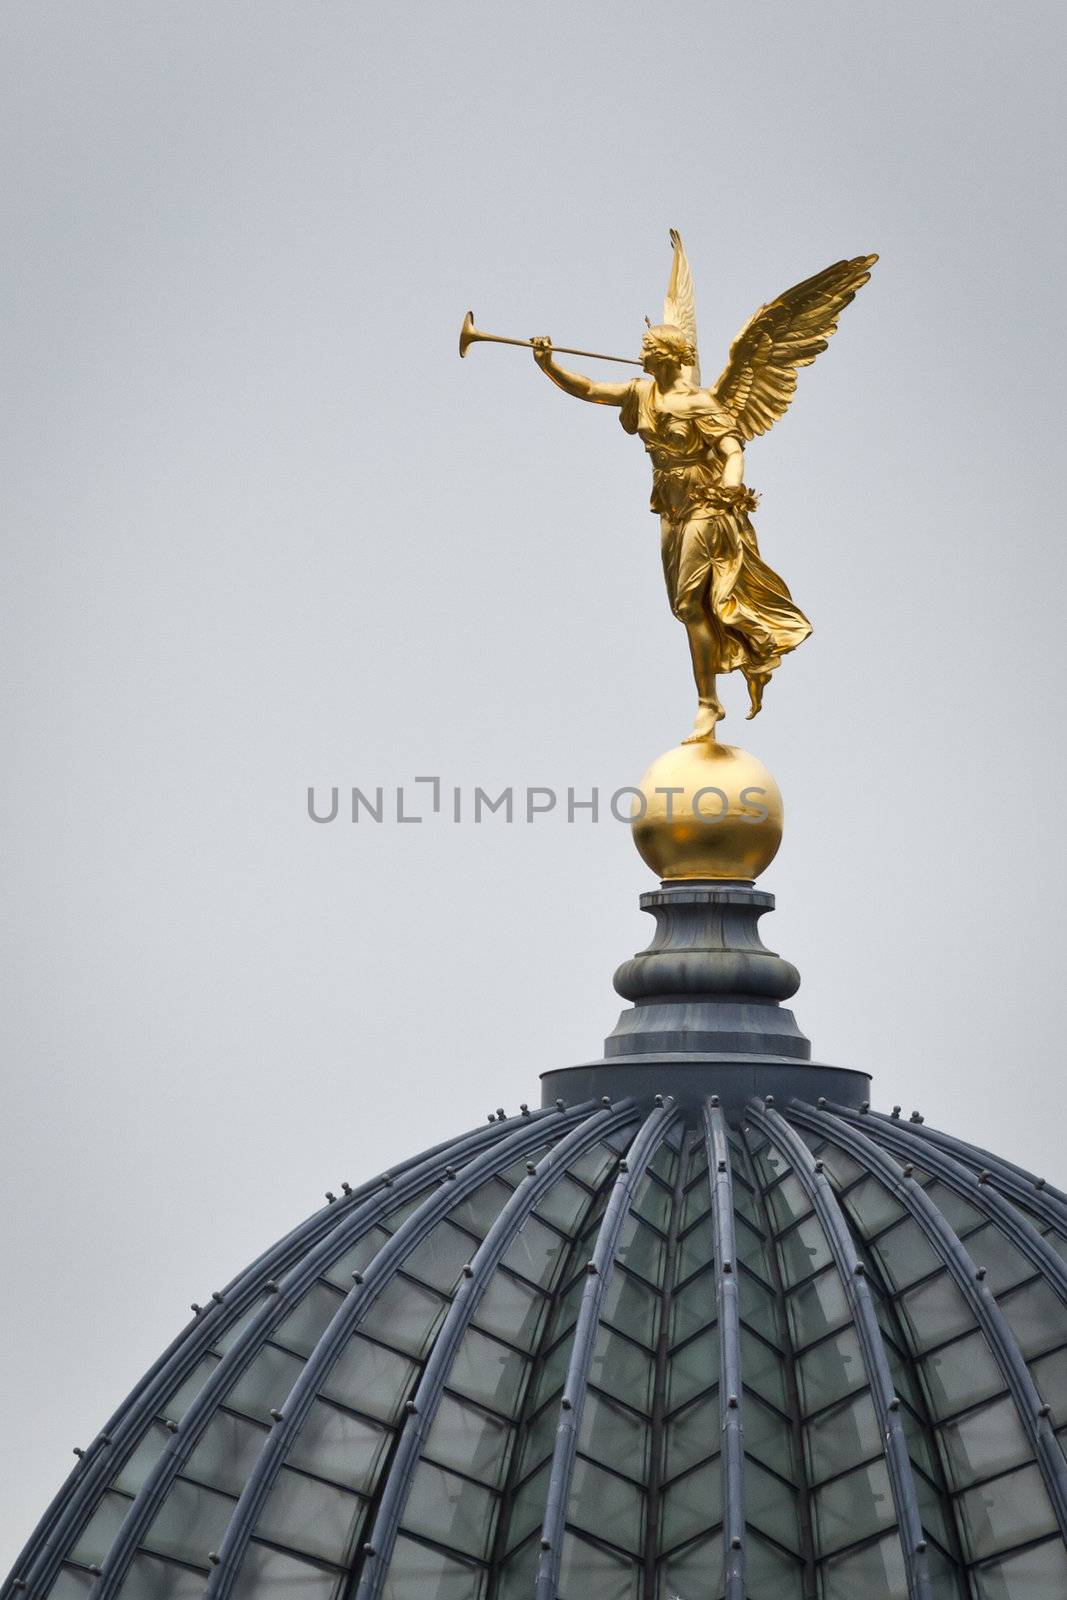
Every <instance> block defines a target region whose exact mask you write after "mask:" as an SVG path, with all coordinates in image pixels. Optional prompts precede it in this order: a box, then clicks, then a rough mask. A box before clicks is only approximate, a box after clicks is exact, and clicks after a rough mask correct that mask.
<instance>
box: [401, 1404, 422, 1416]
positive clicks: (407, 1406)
mask: <svg viewBox="0 0 1067 1600" xmlns="http://www.w3.org/2000/svg"><path fill="white" fill-rule="evenodd" d="M418 1409H419V1408H418V1406H417V1405H416V1404H415V1402H414V1400H405V1401H404V1410H405V1411H406V1412H407V1414H408V1416H409V1417H413V1416H414V1415H415V1413H416V1411H417V1410H418Z"/></svg>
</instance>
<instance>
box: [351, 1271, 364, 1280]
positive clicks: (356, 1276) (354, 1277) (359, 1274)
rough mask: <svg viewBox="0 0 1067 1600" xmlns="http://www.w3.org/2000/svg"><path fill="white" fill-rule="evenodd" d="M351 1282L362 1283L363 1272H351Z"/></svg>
mask: <svg viewBox="0 0 1067 1600" xmlns="http://www.w3.org/2000/svg"><path fill="white" fill-rule="evenodd" d="M352 1282H353V1283H362V1282H363V1274H362V1272H353V1274H352Z"/></svg>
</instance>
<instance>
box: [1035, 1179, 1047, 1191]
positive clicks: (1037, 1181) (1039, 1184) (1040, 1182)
mask: <svg viewBox="0 0 1067 1600" xmlns="http://www.w3.org/2000/svg"><path fill="white" fill-rule="evenodd" d="M1044 1187H1045V1180H1044V1178H1035V1179H1034V1188H1035V1189H1043V1188H1044Z"/></svg>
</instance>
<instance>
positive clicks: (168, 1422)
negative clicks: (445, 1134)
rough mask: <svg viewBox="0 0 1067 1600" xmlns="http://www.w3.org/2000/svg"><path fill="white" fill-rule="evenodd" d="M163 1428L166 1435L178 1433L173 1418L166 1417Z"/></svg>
mask: <svg viewBox="0 0 1067 1600" xmlns="http://www.w3.org/2000/svg"><path fill="white" fill-rule="evenodd" d="M163 1426H164V1427H165V1428H166V1430H167V1432H168V1433H177V1431H178V1424H177V1423H176V1422H175V1420H174V1418H173V1417H166V1418H165V1419H164V1422H163Z"/></svg>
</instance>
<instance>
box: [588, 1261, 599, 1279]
mask: <svg viewBox="0 0 1067 1600" xmlns="http://www.w3.org/2000/svg"><path fill="white" fill-rule="evenodd" d="M585 1270H586V1272H587V1273H588V1274H589V1276H590V1277H591V1278H595V1277H596V1275H597V1264H596V1262H595V1261H589V1262H587V1263H586V1268H585Z"/></svg>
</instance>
